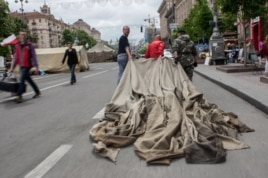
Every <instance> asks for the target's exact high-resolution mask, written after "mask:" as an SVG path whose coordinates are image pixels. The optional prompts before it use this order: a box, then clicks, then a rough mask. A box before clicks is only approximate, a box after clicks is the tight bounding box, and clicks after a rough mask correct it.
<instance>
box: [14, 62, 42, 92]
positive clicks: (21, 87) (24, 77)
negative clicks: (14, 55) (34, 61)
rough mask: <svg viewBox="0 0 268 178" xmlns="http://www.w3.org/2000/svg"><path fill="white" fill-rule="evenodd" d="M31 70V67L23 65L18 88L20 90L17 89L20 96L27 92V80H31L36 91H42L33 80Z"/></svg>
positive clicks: (30, 82)
mask: <svg viewBox="0 0 268 178" xmlns="http://www.w3.org/2000/svg"><path fill="white" fill-rule="evenodd" d="M29 71H30V68H28V67H21V68H20V83H19V88H18V91H17V95H18V96H21V95H22V93H24V92H25V87H26V85H25V80H26V81H27V82H29V84H30V85H31V87H32V88H33V90H34V92H35V93H39V92H40V91H39V89H38V87H37V85H36V84H35V83H34V81H33V80H32V78H31V76H30V73H29Z"/></svg>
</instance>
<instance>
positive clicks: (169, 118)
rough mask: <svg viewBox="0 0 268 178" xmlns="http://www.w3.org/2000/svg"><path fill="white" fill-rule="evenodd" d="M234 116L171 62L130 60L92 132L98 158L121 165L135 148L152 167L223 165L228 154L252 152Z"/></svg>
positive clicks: (163, 60) (164, 59) (243, 129)
mask: <svg viewBox="0 0 268 178" xmlns="http://www.w3.org/2000/svg"><path fill="white" fill-rule="evenodd" d="M250 131H253V129H250V128H249V127H247V126H246V125H245V124H243V123H242V122H241V121H240V120H239V119H238V118H237V116H236V115H235V114H234V113H228V112H224V111H222V110H221V109H220V108H218V107H217V105H216V104H213V103H210V102H209V101H208V100H206V99H205V98H204V96H203V94H202V93H200V92H199V91H197V90H196V88H195V86H194V85H193V83H192V82H191V81H190V80H189V79H188V77H187V75H186V74H185V72H184V71H183V69H182V67H181V66H180V65H179V64H178V65H175V64H174V62H172V60H170V59H167V58H159V59H158V60H146V59H139V60H130V61H129V63H128V64H127V67H126V69H125V72H124V74H123V76H122V79H121V82H120V83H119V85H118V86H117V88H116V90H115V92H114V94H113V96H112V99H111V101H110V102H109V103H108V104H106V106H105V115H104V117H103V118H102V119H101V120H100V122H98V123H96V124H95V125H94V126H93V127H92V128H91V129H90V131H89V134H90V136H91V137H92V138H93V140H94V141H96V143H93V147H94V151H95V153H97V154H99V155H100V156H103V157H107V158H110V159H111V160H113V161H116V157H117V154H118V152H119V149H120V148H121V147H124V146H126V145H129V144H134V147H135V151H136V153H137V155H138V156H139V157H141V158H143V159H145V160H146V162H147V163H150V164H170V162H171V160H172V159H174V158H179V157H185V159H186V161H187V162H188V163H219V162H224V161H225V159H226V150H234V149H243V148H249V146H248V145H247V144H245V143H243V142H241V141H239V140H238V139H237V134H238V133H242V132H250Z"/></svg>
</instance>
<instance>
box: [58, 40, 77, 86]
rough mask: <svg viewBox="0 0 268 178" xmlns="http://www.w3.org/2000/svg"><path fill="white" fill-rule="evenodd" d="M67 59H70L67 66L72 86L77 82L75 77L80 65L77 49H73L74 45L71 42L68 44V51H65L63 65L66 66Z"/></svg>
mask: <svg viewBox="0 0 268 178" xmlns="http://www.w3.org/2000/svg"><path fill="white" fill-rule="evenodd" d="M66 57H68V60H67V64H68V66H69V69H70V72H71V81H70V83H71V85H72V84H74V83H75V82H76V76H75V66H76V64H78V57H77V53H76V50H75V48H73V44H72V43H71V42H69V43H68V49H66V50H65V53H64V56H63V59H62V64H64V62H65V59H66Z"/></svg>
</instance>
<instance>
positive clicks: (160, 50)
mask: <svg viewBox="0 0 268 178" xmlns="http://www.w3.org/2000/svg"><path fill="white" fill-rule="evenodd" d="M164 49H165V43H164V42H163V41H162V40H161V37H160V35H156V36H155V38H154V41H153V42H152V43H151V44H149V46H148V48H147V50H146V53H145V58H156V59H157V58H159V57H161V56H164Z"/></svg>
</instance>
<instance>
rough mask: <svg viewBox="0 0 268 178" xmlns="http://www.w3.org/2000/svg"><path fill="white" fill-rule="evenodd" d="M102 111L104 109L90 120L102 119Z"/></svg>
mask: <svg viewBox="0 0 268 178" xmlns="http://www.w3.org/2000/svg"><path fill="white" fill-rule="evenodd" d="M104 110H105V108H102V109H101V110H100V111H99V112H98V113H97V114H95V116H93V117H92V119H101V118H103V117H104Z"/></svg>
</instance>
